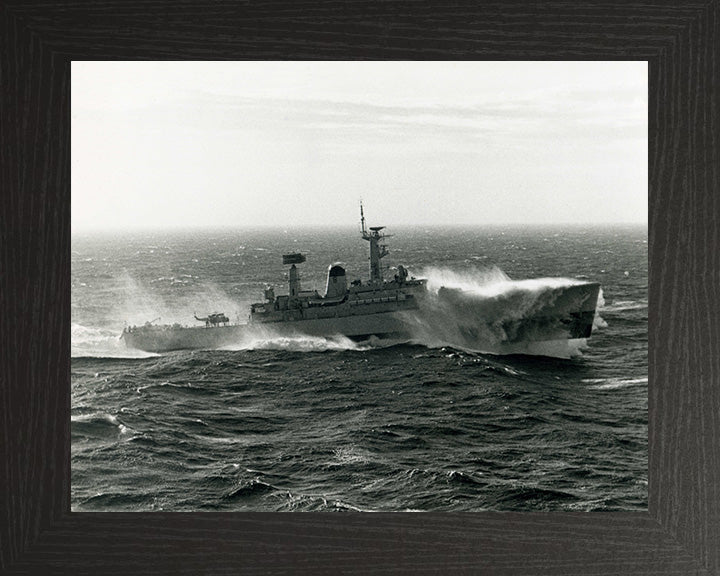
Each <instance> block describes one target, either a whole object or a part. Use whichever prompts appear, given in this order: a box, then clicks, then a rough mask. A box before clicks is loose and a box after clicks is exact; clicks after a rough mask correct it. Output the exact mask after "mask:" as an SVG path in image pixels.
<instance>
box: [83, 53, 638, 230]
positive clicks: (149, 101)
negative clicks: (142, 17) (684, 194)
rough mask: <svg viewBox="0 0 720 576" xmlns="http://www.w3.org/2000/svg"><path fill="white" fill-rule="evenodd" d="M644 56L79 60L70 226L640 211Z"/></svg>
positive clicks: (587, 219) (627, 215) (481, 219)
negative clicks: (436, 59) (362, 214)
mask: <svg viewBox="0 0 720 576" xmlns="http://www.w3.org/2000/svg"><path fill="white" fill-rule="evenodd" d="M647 150H648V149H647V63H646V62H73V65H72V226H73V231H84V230H89V229H134V228H146V229H161V228H167V227H175V228H177V227H181V228H190V227H204V228H207V227H213V226H234V227H242V226H248V225H252V226H255V225H258V224H264V225H277V226H290V225H301V224H307V225H318V224H332V225H338V224H339V225H355V224H356V222H357V219H358V202H359V200H360V199H362V200H363V203H364V205H365V210H366V215H367V216H368V218H369V220H370V223H371V224H384V225H391V226H393V225H399V224H413V223H421V224H430V223H437V224H477V225H487V224H498V223H499V224H503V223H508V224H512V223H539V224H545V223H581V224H588V223H597V224H600V223H614V222H637V223H647V182H648V180H647V168H648V165H647Z"/></svg>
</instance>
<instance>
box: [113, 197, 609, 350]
mask: <svg viewBox="0 0 720 576" xmlns="http://www.w3.org/2000/svg"><path fill="white" fill-rule="evenodd" d="M360 223H361V229H362V238H363V240H366V241H367V242H369V244H370V258H369V260H370V278H369V280H367V281H364V282H363V281H361V280H359V279H357V280H354V281H352V282H350V283H348V279H347V275H346V272H345V268H344V267H343V266H342V265H341V264H340V263H335V264H331V265H330V267H329V269H328V276H327V286H326V289H325V294H324V295H320V294H319V293H318V291H317V290H303V288H302V285H301V282H300V273H299V270H298V268H297V265H299V264H302V263H303V262H305V260H306V257H305V255H304V254H301V253H299V252H294V253H291V254H284V255H283V264H284V265H289V266H290V268H289V270H288V293H287V294H284V295H278V296H276V295H275V290H274V288H273V287H268V288H266V289H265V300H264V301H263V302H256V303H254V304H251V306H250V316H249V320H250V321H249V323H248V324H236V325H229V324H228V318H227V316H226V315H225V314H223V313H222V312H215V313H212V314H208V315H207V316H205V317H202V318H198V317H197V316H195V319H196V320H199V321H204V322H205V326H203V327H184V326H180V325H179V324H174V325H172V326H156V325H153V324H152V323H150V322H147V323H146V324H145V325H144V326H141V327H139V328H138V327H135V326H133V327H129V328H126V329H125V330H124V332H123V334H122V337H123V338H124V339H125V343H126V344H127V346H129V347H131V348H136V349H139V350H144V351H147V352H169V351H172V350H192V349H213V348H224V347H233V346H238V347H242V346H246V345H248V344H250V345H251V344H252V341H253V340H257V339H263V338H273V337H293V336H321V337H334V336H343V337H346V338H351V339H353V340H364V339H367V338H370V337H373V336H375V337H388V336H391V337H396V338H397V337H399V338H404V339H407V340H414V341H424V342H428V341H432V342H434V343H435V342H437V343H440V342H441V343H443V344H446V345H451V346H460V347H466V348H471V349H474V350H480V351H485V352H500V353H504V351H505V350H513V349H514V348H518V345H519V344H522V343H527V342H545V341H558V340H572V339H581V338H587V337H589V336H590V333H591V332H592V326H593V321H594V318H595V308H596V305H597V300H598V293H599V290H600V285H599V284H596V283H591V282H572V281H570V282H569V283H568V281H565V280H559V281H556V282H555V283H554V284H553V285H554V287H553V288H549V287H548V286H543V288H542V290H537V289H535V290H533V289H532V286H531V287H530V288H529V289H525V287H523V288H521V287H518V285H516V284H509V285H507V286H504V287H503V289H501V290H500V291H499V292H496V293H492V294H483V293H478V292H472V291H468V292H466V291H462V290H458V289H454V288H440V289H439V290H438V291H437V292H431V291H429V290H428V288H427V280H425V279H417V278H415V277H413V276H410V275H409V274H408V271H407V270H406V269H405V268H404V267H403V266H402V265H399V266H398V267H397V269H396V270H397V274H395V275H394V278H392V279H389V280H386V279H384V278H383V268H382V267H381V266H380V260H381V259H382V258H384V257H385V256H386V255H387V254H388V250H387V247H386V245H385V240H386V238H388V236H387V235H386V234H384V233H383V232H382V231H383V229H384V227H383V226H374V227H369V228H368V227H366V226H365V215H364V213H363V209H362V204H361V206H360ZM531 282H532V281H531ZM495 288H496V287H495ZM518 349H520V348H518Z"/></svg>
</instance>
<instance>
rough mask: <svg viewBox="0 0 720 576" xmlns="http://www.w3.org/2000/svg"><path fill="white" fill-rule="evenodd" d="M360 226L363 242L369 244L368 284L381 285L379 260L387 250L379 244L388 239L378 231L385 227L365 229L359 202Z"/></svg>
mask: <svg viewBox="0 0 720 576" xmlns="http://www.w3.org/2000/svg"><path fill="white" fill-rule="evenodd" d="M360 226H361V228H362V237H363V240H367V241H368V242H370V283H371V284H381V283H382V281H383V277H382V268H381V267H380V258H383V257H385V256H387V254H388V250H387V246H386V245H385V244H380V242H381V241H383V240H385V238H389V235H387V234H380V230H382V229H383V228H385V226H371V227H370V232H368V229H367V228H365V214H364V213H363V205H362V202H360Z"/></svg>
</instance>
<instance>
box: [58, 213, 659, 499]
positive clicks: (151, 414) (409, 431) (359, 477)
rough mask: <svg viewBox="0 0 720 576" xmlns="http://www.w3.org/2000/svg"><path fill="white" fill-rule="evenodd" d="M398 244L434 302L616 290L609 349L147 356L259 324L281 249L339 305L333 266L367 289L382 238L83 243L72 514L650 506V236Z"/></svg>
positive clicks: (331, 234)
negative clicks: (132, 330) (148, 348)
mask: <svg viewBox="0 0 720 576" xmlns="http://www.w3.org/2000/svg"><path fill="white" fill-rule="evenodd" d="M388 232H390V233H393V234H394V236H393V237H392V238H390V239H388V240H389V241H388V244H389V249H390V255H389V256H388V257H387V258H385V259H384V260H383V264H384V265H387V266H389V267H390V270H389V271H388V274H390V275H392V273H393V272H392V267H393V266H397V265H398V264H403V265H404V266H405V267H406V268H408V269H409V271H410V273H411V274H412V275H415V276H417V277H427V278H428V279H429V284H430V285H431V286H439V285H458V286H462V287H466V288H467V287H470V288H473V287H474V288H477V289H478V290H479V292H481V293H488V291H489V292H492V290H494V289H496V288H497V287H502V286H506V285H507V283H512V282H514V281H516V280H522V279H527V278H532V279H536V281H535V282H534V283H532V284H527V283H526V284H522V289H526V290H527V298H528V299H532V298H534V297H536V296H537V294H540V293H542V291H543V290H549V289H550V287H551V285H552V281H549V280H545V279H547V278H554V277H561V278H570V279H578V278H579V279H588V280H590V281H597V282H600V283H601V284H602V299H601V306H600V308H599V310H598V316H597V317H596V325H595V328H594V331H593V334H592V337H591V338H590V339H588V340H587V342H586V343H584V342H576V343H573V345H572V346H569V347H567V349H564V350H555V351H552V350H551V351H549V353H552V354H554V355H552V356H528V355H506V356H501V355H495V354H490V353H487V350H489V349H492V345H493V342H491V341H486V342H483V341H479V342H477V346H476V347H474V348H473V349H468V348H467V347H458V346H456V345H455V343H453V342H443V341H441V340H438V339H437V338H433V337H432V334H431V333H428V332H427V331H425V332H424V333H422V334H418V335H417V338H414V339H412V340H411V341H404V342H399V341H390V342H387V341H381V340H375V339H373V340H371V341H368V342H360V343H356V342H351V341H349V340H347V339H344V338H341V337H336V338H328V339H325V338H311V337H307V338H301V337H262V336H261V335H258V337H256V338H246V339H244V340H243V341H242V342H238V343H237V345H234V346H228V347H225V348H224V349H221V350H203V351H184V352H173V353H167V354H160V355H157V354H148V353H144V352H140V351H135V350H129V349H127V348H126V347H125V345H124V342H123V341H122V340H120V338H119V336H120V334H121V332H122V330H123V327H124V326H125V325H133V324H136V325H139V324H143V323H144V322H145V321H148V320H155V319H157V318H160V320H157V322H159V323H168V324H172V323H174V322H178V323H180V324H188V325H193V324H196V322H195V321H194V319H193V313H197V314H198V315H205V314H206V313H209V312H216V311H222V312H224V313H225V314H227V315H228V316H230V318H231V319H232V320H233V321H244V320H245V319H246V317H247V308H248V305H249V303H251V302H255V301H261V300H262V293H263V289H264V288H265V287H266V286H267V285H274V286H275V288H276V293H283V292H284V291H285V282H286V280H285V277H284V272H285V270H284V267H283V266H282V263H281V255H282V254H283V253H288V252H292V251H302V252H303V253H306V254H307V262H306V263H305V264H303V265H302V268H301V272H302V281H303V284H304V286H306V287H311V288H317V289H318V290H319V291H320V292H321V293H322V292H323V291H324V286H325V275H326V273H327V267H328V265H329V264H330V263H332V262H342V263H344V265H345V266H346V268H347V271H348V275H349V279H353V278H356V277H358V278H363V279H365V278H367V276H368V270H367V268H368V261H367V249H368V246H367V243H366V242H363V241H362V239H361V238H360V235H359V231H358V230H357V229H354V228H352V227H350V228H340V227H337V228H323V229H291V228H288V229H263V228H257V229H252V230H215V231H213V230H207V231H183V232H180V231H176V232H155V233H150V232H135V233H123V234H120V233H95V234H74V235H73V239H72V251H73V252H72V357H73V358H72V366H71V370H72V373H71V385H72V399H71V401H72V411H71V415H72V449H71V466H72V487H71V504H72V509H73V510H76V511H89V510H93V511H150V510H166V511H180V510H182V511H203V510H205V511H210V510H219V511H353V510H361V511H431V510H432V511H480V510H558V511H567V510H579V511H593V510H603V511H609V510H612V511H615V510H646V509H647V500H648V491H647V465H648V445H647V426H648V393H647V387H648V362H647V360H648V300H647V297H648V296H647V295H648V245H647V227H645V226H612V227H589V228H588V227H570V228H568V227H559V226H556V227H531V228H527V227H526V228H512V227H491V228H485V227H483V228H480V227H478V228H437V227H419V228H417V227H416V228H409V227H393V228H392V229H390V230H388ZM503 283H505V284H503ZM515 312H516V311H515ZM510 313H514V312H513V311H508V314H510ZM438 333H442V334H448V331H447V330H438ZM564 356H572V357H570V358H567V357H564Z"/></svg>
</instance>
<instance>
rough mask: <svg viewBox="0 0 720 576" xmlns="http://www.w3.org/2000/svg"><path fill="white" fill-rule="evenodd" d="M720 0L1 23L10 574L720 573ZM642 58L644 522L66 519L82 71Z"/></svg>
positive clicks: (290, 6)
mask: <svg viewBox="0 0 720 576" xmlns="http://www.w3.org/2000/svg"><path fill="white" fill-rule="evenodd" d="M719 6H720V2H719V1H718V0H710V1H701V2H698V1H693V0H691V1H690V2H682V3H680V2H677V3H674V2H673V3H667V2H662V1H660V2H658V1H654V2H645V1H644V0H640V1H639V2H633V3H627V2H624V1H619V0H610V1H608V2H603V3H597V2H589V3H581V2H577V3H576V2H562V1H560V2H555V1H550V2H528V3H523V2H502V3H484V2H459V3H458V2H452V3H447V4H445V5H444V4H441V3H438V5H433V4H431V3H430V2H428V1H426V0H418V1H415V2H402V3H397V2H360V1H352V0H351V1H349V2H316V1H308V2H300V3H287V2H281V3H277V2H272V1H270V2H254V3H253V2H238V1H237V0H218V1H214V2H212V3H206V4H203V3H201V2H197V1H195V0H189V1H188V2H173V3H167V4H164V3H161V2H154V1H141V0H130V1H128V2H119V1H113V0H110V1H108V2H97V3H90V4H84V3H72V2H67V1H66V0H59V1H58V2H53V3H34V2H32V1H27V0H25V1H20V0H6V1H5V2H4V3H3V4H2V5H0V46H1V50H0V190H1V191H2V192H1V193H0V203H1V204H2V209H1V210H0V319H1V320H0V334H1V335H2V339H1V340H0V354H1V360H0V572H2V573H3V574H6V573H7V574H28V573H38V574H93V575H94V574H114V573H117V574H122V575H123V576H124V575H127V574H132V575H139V574H226V573H227V574H256V573H257V574H299V573H307V574H321V573H328V574H376V573H403V574H426V573H437V574H528V575H537V574H595V575H599V574H720V382H719V381H718V380H719V379H720V342H719V340H720V338H719V337H720V328H719V326H718V324H719V322H718V321H719V319H720V258H718V254H720V252H719V251H718V248H719V247H718V235H719V232H718V228H719V222H718V214H720V200H719V198H720V178H719V174H720V145H719V143H720V130H718V123H719V122H720V101H719V99H718V92H719V91H720V70H719V66H720V35H719V32H720V8H719ZM170 58H171V59H260V60H263V59H398V60H403V59H414V60H423V59H449V60H452V59H468V60H510V59H512V60H547V59H554V60H613V59H622V60H647V61H648V63H649V86H650V94H649V170H650V177H649V250H650V286H649V292H650V294H649V302H650V305H649V319H650V326H649V334H650V343H649V344H650V348H649V350H650V351H649V355H650V357H649V366H650V374H649V386H648V388H649V511H648V512H642V513H480V514H470V513H465V514H458V513H455V514H450V513H447V514H436V513H423V514H354V513H352V514H316V513H306V514H270V513H268V514H260V513H257V514H228V513H218V514H185V513H148V514H144V513H143V514H140V513H125V514H118V513H71V512H70V416H69V414H70V321H71V318H70V202H71V192H70V174H71V163H70V62H71V61H72V60H88V59H100V60H118V59H120V60H133V59H170Z"/></svg>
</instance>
